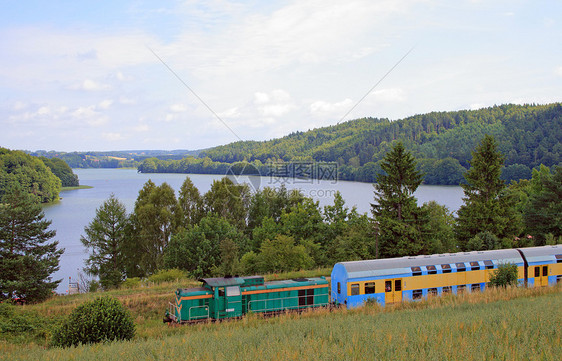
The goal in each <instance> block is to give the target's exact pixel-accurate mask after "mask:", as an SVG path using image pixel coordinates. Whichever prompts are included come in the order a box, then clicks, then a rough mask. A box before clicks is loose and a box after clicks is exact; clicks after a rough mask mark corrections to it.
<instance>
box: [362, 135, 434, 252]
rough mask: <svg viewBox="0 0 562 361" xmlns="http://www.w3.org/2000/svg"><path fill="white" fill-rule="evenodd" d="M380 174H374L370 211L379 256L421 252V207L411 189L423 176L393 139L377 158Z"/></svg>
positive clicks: (422, 243) (422, 225) (412, 160)
mask: <svg viewBox="0 0 562 361" xmlns="http://www.w3.org/2000/svg"><path fill="white" fill-rule="evenodd" d="M381 168H382V169H383V171H384V172H385V173H384V174H378V175H377V183H375V184H374V185H373V186H374V188H375V191H374V192H375V203H373V204H371V212H372V215H373V219H374V222H375V228H376V231H377V236H376V242H377V247H376V248H377V252H378V255H377V256H380V257H398V256H405V255H415V254H420V253H424V252H425V251H426V250H425V246H424V238H423V233H424V229H423V228H424V222H423V218H424V216H423V210H422V209H421V208H420V207H418V205H417V200H416V198H415V197H414V195H413V194H414V192H415V191H416V189H417V188H418V186H419V185H420V184H421V182H422V180H423V174H422V173H421V172H419V171H417V170H416V161H415V159H414V156H413V155H412V154H411V153H410V152H408V151H406V149H405V148H404V145H403V144H402V143H401V142H397V143H396V144H395V145H394V146H393V147H392V149H391V150H390V151H389V152H388V153H387V154H386V155H385V157H384V159H383V160H382V162H381Z"/></svg>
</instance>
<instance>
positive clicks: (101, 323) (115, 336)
mask: <svg viewBox="0 0 562 361" xmlns="http://www.w3.org/2000/svg"><path fill="white" fill-rule="evenodd" d="M134 336H135V325H134V323H133V319H132V317H131V315H130V313H129V311H127V310H126V309H125V308H124V307H123V305H121V303H120V302H119V301H118V300H117V299H115V298H113V297H109V296H104V297H98V298H96V299H95V300H93V301H89V302H86V303H84V304H82V305H80V306H78V307H76V309H75V310H74V311H72V313H71V314H70V316H69V317H68V318H67V319H66V320H65V322H64V323H63V324H62V325H61V326H60V327H59V328H58V329H57V330H55V332H54V334H53V339H52V342H51V344H52V345H53V346H56V347H70V346H76V345H79V344H91V343H97V342H106V341H114V340H130V339H132V338H133V337H134Z"/></svg>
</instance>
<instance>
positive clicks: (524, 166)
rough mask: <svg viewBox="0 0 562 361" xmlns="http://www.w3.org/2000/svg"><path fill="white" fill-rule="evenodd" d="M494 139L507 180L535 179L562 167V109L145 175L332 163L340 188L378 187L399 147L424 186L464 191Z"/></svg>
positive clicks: (404, 124) (378, 126) (490, 111)
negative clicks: (481, 149) (348, 183)
mask: <svg viewBox="0 0 562 361" xmlns="http://www.w3.org/2000/svg"><path fill="white" fill-rule="evenodd" d="M485 134H490V135H492V136H493V137H494V138H495V139H496V140H497V142H498V147H499V150H500V151H501V152H502V154H504V155H505V166H506V167H505V168H504V170H503V173H502V179H504V180H505V181H506V182H509V181H511V180H519V179H529V178H530V177H531V170H532V169H533V168H535V167H537V166H539V165H540V164H544V165H546V166H549V167H550V166H553V165H558V164H560V163H561V162H562V104H560V103H555V104H548V105H513V104H508V105H501V106H494V107H490V108H485V109H479V110H461V111H454V112H432V113H428V114H422V115H416V116H412V117H408V118H405V119H401V120H397V121H390V120H388V119H376V118H362V119H357V120H352V121H348V122H345V123H341V124H338V125H334V126H329V127H324V128H319V129H314V130H309V131H307V132H295V133H292V134H289V135H288V136H286V137H283V138H279V139H273V140H269V141H263V142H257V141H240V142H235V143H231V144H228V145H224V146H219V147H214V148H210V149H207V150H203V151H201V152H200V153H199V156H198V158H195V157H190V158H186V159H183V160H165V161H164V160H162V159H156V158H150V159H146V160H144V161H143V162H142V164H141V165H140V166H139V167H138V169H139V171H140V172H144V173H156V172H158V173H160V172H169V173H223V174H224V172H223V171H225V170H227V169H228V168H229V166H230V165H232V164H233V163H236V162H249V163H250V164H252V166H253V167H255V168H256V169H258V170H259V172H260V174H262V175H266V174H267V172H268V170H270V165H271V164H278V163H279V162H294V163H298V162H333V163H334V164H336V165H337V167H338V177H339V179H342V180H353V181H363V182H373V181H374V180H375V177H376V174H377V173H379V172H380V171H381V168H380V162H381V160H382V158H383V156H384V155H385V154H386V153H387V152H388V150H389V149H390V148H391V146H392V143H393V142H395V141H401V142H402V143H403V144H404V146H405V148H406V149H407V150H408V151H410V152H412V154H413V155H414V156H415V158H416V159H417V161H418V169H419V170H421V171H422V172H423V173H425V178H424V183H425V184H459V183H460V182H462V181H463V174H464V172H466V170H467V169H468V168H469V160H470V159H471V150H472V149H474V147H475V146H476V144H478V142H480V140H481V139H482V137H483V136H484V135H485Z"/></svg>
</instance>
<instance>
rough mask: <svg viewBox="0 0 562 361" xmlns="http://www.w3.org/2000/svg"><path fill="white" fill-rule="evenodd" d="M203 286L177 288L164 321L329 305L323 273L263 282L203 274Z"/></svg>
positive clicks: (250, 278)
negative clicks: (318, 276)
mask: <svg viewBox="0 0 562 361" xmlns="http://www.w3.org/2000/svg"><path fill="white" fill-rule="evenodd" d="M200 281H201V282H203V284H202V287H198V288H187V289H182V288H180V289H178V290H177V291H176V294H175V296H176V297H175V302H174V303H170V305H169V309H168V311H167V312H166V317H165V318H164V321H165V322H176V323H190V322H198V321H204V320H222V319H225V318H235V317H241V316H243V315H245V314H247V313H249V312H254V313H260V314H273V313H278V312H284V311H292V310H304V309H307V308H313V307H322V306H328V305H329V303H330V299H329V298H330V297H329V283H328V281H327V280H326V279H325V278H324V277H320V278H297V279H292V280H283V281H270V282H264V278H263V277H261V276H251V277H221V278H203V279H200Z"/></svg>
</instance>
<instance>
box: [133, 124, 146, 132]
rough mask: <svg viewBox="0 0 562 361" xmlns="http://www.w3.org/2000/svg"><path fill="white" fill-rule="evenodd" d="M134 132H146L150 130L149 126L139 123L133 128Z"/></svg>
mask: <svg viewBox="0 0 562 361" xmlns="http://www.w3.org/2000/svg"><path fill="white" fill-rule="evenodd" d="M133 129H134V131H135V132H139V133H142V132H148V131H149V130H150V127H149V126H148V125H146V124H139V125H137V126H136V127H134V128H133Z"/></svg>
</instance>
